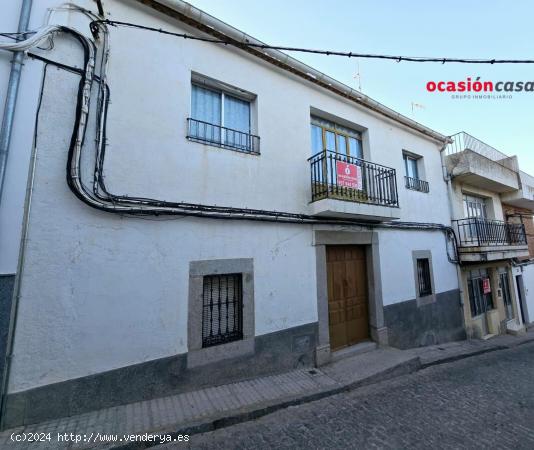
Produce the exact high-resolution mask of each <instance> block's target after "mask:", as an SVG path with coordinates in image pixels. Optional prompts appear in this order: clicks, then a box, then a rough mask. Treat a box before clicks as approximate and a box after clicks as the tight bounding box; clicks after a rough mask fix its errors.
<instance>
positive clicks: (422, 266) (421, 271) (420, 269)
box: [417, 258, 432, 297]
mask: <svg viewBox="0 0 534 450" xmlns="http://www.w3.org/2000/svg"><path fill="white" fill-rule="evenodd" d="M417 281H418V286H419V297H424V296H425V295H430V294H432V281H431V278H430V261H429V259H428V258H418V259H417Z"/></svg>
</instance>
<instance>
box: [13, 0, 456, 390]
mask: <svg viewBox="0 0 534 450" xmlns="http://www.w3.org/2000/svg"><path fill="white" fill-rule="evenodd" d="M105 5H106V7H107V8H108V10H109V11H110V17H111V18H115V19H118V20H121V19H123V20H124V19H127V20H129V21H131V22H137V23H143V24H145V25H148V26H157V27H160V26H161V27H165V28H167V29H174V30H175V31H183V30H184V29H182V28H179V27H178V26H176V24H175V23H174V22H172V21H170V20H168V19H163V18H158V17H157V16H156V15H155V14H153V13H149V12H147V11H148V10H147V9H144V8H142V7H141V6H139V5H132V4H131V3H126V2H124V3H123V2H119V1H106V2H105ZM58 17H59V16H58ZM68 19H69V20H70V21H71V22H72V21H74V20H75V18H74V17H69V18H68ZM186 31H190V30H186ZM50 56H53V57H55V58H57V59H58V60H60V61H62V62H66V63H69V64H78V65H79V64H80V60H81V52H80V51H79V50H78V48H77V47H76V46H75V45H72V44H70V43H69V41H68V39H67V40H66V39H65V38H63V37H58V38H57V39H56V47H55V50H54V52H53V53H52V54H51V55H50ZM191 71H196V72H199V73H202V74H204V75H207V76H210V77H212V78H216V79H218V80H220V81H224V82H227V83H230V84H232V85H234V86H238V87H240V88H243V89H246V90H248V91H251V92H253V93H255V94H256V95H257V96H258V97H257V105H256V106H257V116H258V134H259V135H260V136H261V141H262V154H261V156H252V155H244V154H239V153H236V152H232V151H228V150H221V149H217V148H213V147H209V146H205V145H202V144H197V143H191V142H188V141H187V140H186V139H185V136H186V129H185V125H186V118H187V117H188V116H189V103H190V79H191ZM109 83H110V86H111V100H112V104H111V108H110V111H109V126H108V138H109V147H108V155H109V156H108V157H107V160H106V163H105V174H106V182H107V184H108V187H109V188H110V190H111V191H112V192H115V193H120V194H129V195H142V196H147V197H155V198H162V199H165V200H177V201H180V200H183V201H188V202H202V203H209V204H217V205H227V206H234V207H244V206H247V207H253V208H260V209H276V210H279V211H290V212H303V213H307V212H309V210H310V207H309V201H310V185H309V166H308V162H307V161H306V159H307V158H308V157H309V156H310V137H309V136H310V129H309V118H310V108H312V107H313V108H316V109H319V110H322V111H325V112H327V113H330V114H334V115H336V116H338V117H340V118H342V119H345V120H346V121H349V122H351V123H354V124H356V125H358V126H361V127H364V128H366V129H367V130H368V132H367V133H366V135H367V136H368V139H369V141H368V144H369V148H370V155H368V156H367V157H368V159H370V160H372V161H374V162H377V163H380V164H383V165H386V166H390V167H394V168H396V169H397V176H398V186H399V197H400V207H401V208H400V215H401V220H407V221H414V222H436V223H444V224H447V223H449V213H448V203H447V197H446V194H447V193H446V187H445V183H444V182H443V179H442V175H441V164H440V158H439V147H438V146H437V145H436V144H435V143H434V142H432V141H430V140H428V139H427V138H425V137H423V136H420V135H417V134H414V133H413V132H411V131H408V130H406V129H404V128H402V127H400V126H399V125H396V124H394V123H393V122H390V121H386V120H384V119H382V118H380V117H377V116H375V115H373V114H371V113H369V112H367V111H365V110H363V109H362V108H360V107H358V106H356V105H354V104H352V103H349V102H347V101H345V100H343V99H341V98H338V97H335V96H334V95H332V94H329V93H326V92H323V91H322V90H319V89H318V88H315V87H314V86H312V85H310V84H308V83H305V82H302V81H298V80H296V79H293V78H292V77H291V76H289V75H287V74H285V73H281V72H279V71H278V70H277V69H274V68H273V67H271V66H267V65H265V64H264V63H262V62H259V61H257V60H255V59H252V58H251V57H248V56H243V55H241V54H239V53H238V52H236V51H234V50H231V49H229V48H224V47H215V46H212V45H209V44H205V43H199V42H192V41H181V40H177V39H173V38H170V37H163V36H161V35H157V34H153V33H146V32H140V31H135V30H128V29H115V28H112V30H111V60H110V71H109ZM77 85H78V78H77V76H76V75H73V74H69V73H65V72H63V71H58V70H56V69H51V70H50V72H49V75H48V78H47V83H46V87H45V91H44V92H45V95H44V98H43V106H42V114H41V119H40V128H39V135H38V146H37V165H36V172H35V188H34V189H35V190H34V195H33V200H32V210H31V214H30V226H29V234H28V238H29V239H28V244H27V249H26V264H25V268H24V273H23V277H22V289H21V300H20V307H19V321H18V327H17V334H16V338H15V355H14V358H13V371H12V378H11V383H10V388H9V389H10V391H11V392H16V391H20V390H25V389H29V388H32V387H36V386H41V385H45V384H48V383H53V382H57V381H62V380H66V379H70V378H74V377H81V376H85V375H89V374H93V373H98V372H101V371H104V370H110V369H114V368H117V367H122V366H126V365H129V364H134V363H138V362H142V361H147V360H150V359H155V358H159V357H164V356H169V355H174V354H177V353H183V352H186V351H187V336H186V329H187V326H186V323H187V292H188V266H189V262H190V261H192V260H202V259H212V258H213V259H216V258H254V268H255V314H256V334H257V335H261V334H265V333H269V332H273V331H277V330H280V329H284V328H287V327H293V326H297V325H301V324H305V323H310V322H315V321H317V304H316V302H317V300H316V299H317V295H316V280H315V270H316V266H315V249H314V248H313V247H312V229H311V227H308V226H301V225H278V224H276V225H273V224H262V223H247V222H237V221H231V222H230V221H229V222H226V221H212V220H193V219H187V218H186V219H184V218H177V219H175V220H164V221H162V220H142V219H138V218H129V217H119V216H116V215H111V214H105V213H101V212H98V211H95V210H92V209H90V208H88V207H87V206H85V205H84V204H82V203H81V202H80V201H79V200H77V199H76V198H75V197H74V196H73V195H72V193H71V192H70V191H69V190H68V187H67V185H66V182H65V164H66V154H67V147H68V142H69V139H70V133H71V126H72V117H73V114H74V106H75V105H74V99H75V97H76V90H77ZM35 97H36V95H35ZM18 134H20V135H21V138H22V137H23V136H26V137H27V136H28V135H30V136H31V129H27V130H26V129H25V130H20V129H19V130H18ZM92 135H93V134H92V133H91V130H89V132H88V139H87V151H88V152H91V151H92V139H91V138H90V137H89V136H92ZM403 149H406V150H409V151H411V152H413V153H417V154H419V155H422V156H423V157H424V164H425V173H426V179H427V181H429V183H430V193H429V194H423V193H418V192H412V191H408V190H406V189H405V188H404V169H403V160H402V150H403ZM24 173H25V172H24ZM412 250H431V251H432V257H433V264H434V276H435V283H436V290H437V292H443V291H448V290H450V289H455V288H456V287H457V283H456V278H455V271H454V266H452V265H451V264H450V263H448V261H447V259H446V254H445V240H444V238H443V236H442V234H441V233H439V232H422V233H417V232H393V231H381V232H380V261H381V273H382V276H383V286H382V290H383V295H384V304H391V303H394V302H398V301H403V300H409V299H413V298H415V287H414V274H413V264H412V253H411V252H412Z"/></svg>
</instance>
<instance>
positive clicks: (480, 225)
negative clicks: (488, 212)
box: [452, 217, 527, 247]
mask: <svg viewBox="0 0 534 450" xmlns="http://www.w3.org/2000/svg"><path fill="white" fill-rule="evenodd" d="M452 222H453V225H454V226H455V228H456V230H455V231H456V237H457V238H458V241H459V244H460V247H469V246H472V247H482V246H492V245H527V236H526V233H525V225H524V224H522V223H508V222H503V221H501V220H488V219H483V218H478V217H471V218H468V219H460V220H453V221H452Z"/></svg>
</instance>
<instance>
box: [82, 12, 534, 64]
mask: <svg viewBox="0 0 534 450" xmlns="http://www.w3.org/2000/svg"><path fill="white" fill-rule="evenodd" d="M97 24H106V25H111V26H122V27H128V28H137V29H140V30H145V31H154V32H156V33H161V34H166V35H168V36H174V37H180V38H183V39H190V40H194V41H202V42H210V43H212V44H223V45H233V46H235V47H240V48H242V47H252V48H259V49H261V50H280V51H287V52H299V53H312V54H318V55H326V56H344V57H347V58H364V59H385V60H391V61H396V62H402V61H406V62H420V63H423V62H437V63H441V64H445V63H464V64H534V59H495V58H493V59H484V58H450V57H444V58H438V57H430V56H396V55H380V54H372V53H358V52H346V51H345V52H343V51H337V50H318V49H311V48H302V47H288V46H283V45H267V44H258V43H253V42H237V41H234V40H224V39H215V38H205V37H199V36H194V35H192V34H187V33H175V32H173V31H168V30H164V29H162V28H154V27H149V26H145V25H140V24H136V23H130V22H122V21H118V20H109V19H103V20H102V19H101V20H95V21H93V22H92V23H91V25H90V26H91V27H93V26H96V25H97ZM95 33H96V31H93V34H95Z"/></svg>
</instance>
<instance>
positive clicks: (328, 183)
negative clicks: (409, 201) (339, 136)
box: [308, 150, 399, 207]
mask: <svg viewBox="0 0 534 450" xmlns="http://www.w3.org/2000/svg"><path fill="white" fill-rule="evenodd" d="M308 161H309V162H310V167H311V190H312V202H314V201H317V200H322V199H325V198H335V199H338V200H346V201H352V202H360V203H369V204H373V205H382V206H392V207H397V206H399V199H398V195H397V177H396V173H395V169H391V168H389V167H385V166H381V165H380V164H375V163H371V162H368V161H365V160H363V159H359V158H354V157H352V156H347V155H343V154H340V153H336V152H331V151H328V150H323V151H322V152H319V153H317V154H315V155H313V156H312V157H311V158H308Z"/></svg>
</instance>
